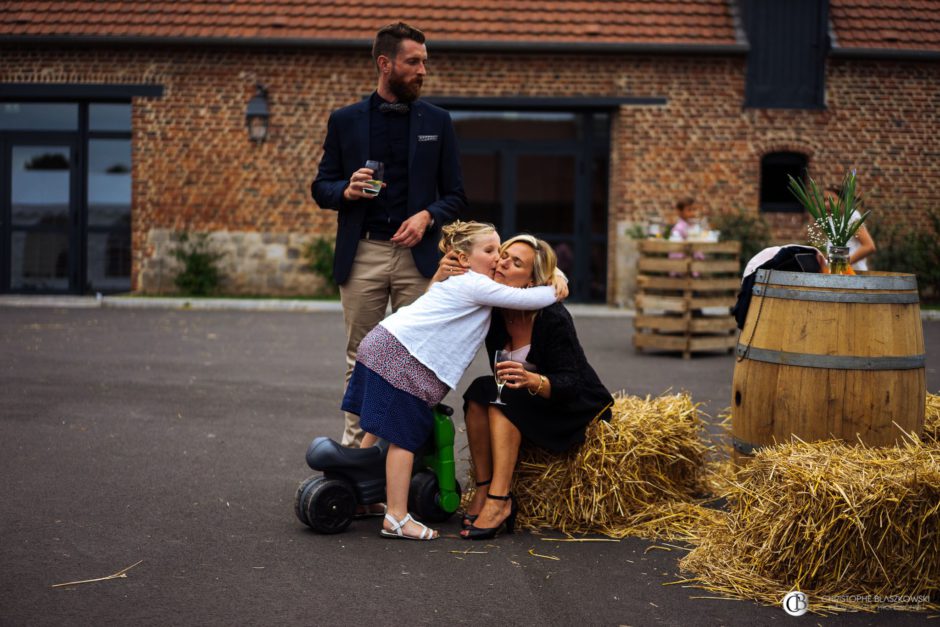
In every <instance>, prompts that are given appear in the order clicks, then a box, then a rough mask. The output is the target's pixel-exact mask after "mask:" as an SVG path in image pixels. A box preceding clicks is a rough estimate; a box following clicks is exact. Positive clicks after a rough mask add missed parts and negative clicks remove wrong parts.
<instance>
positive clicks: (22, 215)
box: [10, 146, 71, 226]
mask: <svg viewBox="0 0 940 627" xmlns="http://www.w3.org/2000/svg"><path fill="white" fill-rule="evenodd" d="M12 152H13V159H12V163H11V164H10V166H11V170H12V178H13V181H12V188H11V198H10V199H11V208H12V216H13V224H19V225H36V226H39V225H44V226H50V225H58V226H68V216H69V173H70V167H71V164H70V161H69V160H70V151H69V148H68V146H14V147H13V151H12Z"/></svg>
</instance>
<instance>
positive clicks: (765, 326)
mask: <svg viewBox="0 0 940 627" xmlns="http://www.w3.org/2000/svg"><path fill="white" fill-rule="evenodd" d="M736 353H737V359H738V362H737V364H736V365H735V369H734V381H733V384H732V392H731V397H732V398H731V421H732V435H733V443H734V449H735V451H734V457H735V460H736V461H737V462H738V463H741V462H742V461H746V458H747V457H748V456H750V455H752V454H753V452H754V451H755V450H757V449H759V448H760V447H762V446H766V445H769V444H774V443H781V442H788V441H790V439H791V435H795V436H797V437H799V438H800V439H802V440H804V441H807V442H809V441H817V440H827V439H831V438H839V439H842V440H845V441H847V442H858V441H861V442H864V443H865V444H867V445H870V446H888V445H893V444H895V443H896V442H897V441H900V440H901V439H902V433H901V430H902V429H903V430H904V431H905V432H908V433H911V432H913V433H917V434H920V433H921V432H922V431H923V427H924V404H925V401H926V398H925V397H926V381H925V372H924V363H925V360H926V356H925V353H924V331H923V326H922V323H921V319H920V304H919V299H918V296H917V282H916V279H915V277H914V276H913V275H910V274H897V273H888V272H866V273H863V274H859V275H857V276H838V275H836V276H833V275H828V274H809V273H799V272H781V271H779V270H759V271H758V274H757V280H756V281H755V284H754V291H753V298H752V300H751V306H750V308H749V309H748V313H747V319H746V320H745V324H744V329H743V330H742V331H741V334H740V336H739V338H738V346H737V348H736Z"/></svg>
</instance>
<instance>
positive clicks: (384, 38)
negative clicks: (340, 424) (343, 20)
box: [311, 22, 467, 446]
mask: <svg viewBox="0 0 940 627" xmlns="http://www.w3.org/2000/svg"><path fill="white" fill-rule="evenodd" d="M424 41H425V37H424V33H422V32H421V31H420V30H418V29H416V28H413V27H411V26H409V25H407V24H405V23H402V22H398V23H396V24H389V25H388V26H385V27H384V28H382V29H380V30H379V32H378V33H377V34H376V36H375V42H374V43H373V46H372V58H373V59H374V60H375V66H376V69H377V71H378V85H377V87H376V90H375V92H373V93H372V95H371V96H369V98H367V99H365V100H363V101H361V102H358V103H356V104H354V105H350V106H348V107H344V108H342V109H338V110H337V111H334V112H333V113H332V114H331V115H330V119H329V122H328V124H327V130H326V140H325V142H324V144H323V158H322V159H321V160H320V167H319V170H318V172H317V176H316V179H314V181H313V185H312V186H311V188H312V191H313V199H314V200H315V201H316V203H317V205H319V206H320V208H322V209H330V210H334V211H337V212H338V213H339V216H338V217H339V220H338V227H337V232H336V252H335V255H334V257H333V279H334V280H335V281H336V284H337V285H339V289H340V299H341V300H342V303H343V315H344V318H345V322H346V382H347V384H348V383H349V377H350V376H351V374H352V370H353V366H355V361H356V350H357V349H358V347H359V342H360V340H362V338H363V337H365V335H366V334H367V333H368V332H369V331H371V330H372V328H373V327H374V326H375V325H376V324H378V323H379V322H380V321H381V320H382V318H383V317H384V316H385V311H386V307H387V306H388V304H389V302H391V306H392V311H395V310H397V309H398V308H399V307H402V306H404V305H408V304H410V303H411V302H413V301H414V300H415V299H416V298H417V297H418V296H420V295H421V294H423V293H424V291H425V290H426V289H427V286H428V280H429V279H430V277H431V276H432V275H433V274H434V272H435V270H437V263H438V259H439V252H438V249H437V245H438V241H439V240H440V234H441V227H442V226H443V225H444V224H446V223H448V222H452V221H453V220H455V219H456V218H457V217H458V216H459V213H460V212H461V211H463V210H464V209H465V208H466V206H467V197H466V194H465V193H464V189H463V180H462V177H461V173H460V160H459V152H458V149H457V137H456V134H455V133H454V126H453V123H452V122H451V119H450V115H449V114H448V113H447V112H446V111H444V110H443V109H441V108H439V107H435V106H434V105H431V104H429V103H426V102H422V101H420V100H418V97H419V96H420V95H421V87H422V85H423V84H424V77H425V76H426V75H427V61H428V52H427V47H426V46H425V43H424ZM366 161H378V162H381V163H383V164H384V166H385V175H384V178H383V183H382V187H381V191H379V192H378V194H377V195H376V194H374V193H370V192H372V191H373V185H372V184H371V183H370V181H372V180H373V179H374V178H375V177H374V176H373V175H374V174H375V171H374V168H372V167H366ZM370 165H371V164H370ZM361 439H362V430H361V429H360V428H359V417H358V416H356V415H354V414H346V428H345V431H344V433H343V440H342V442H343V444H344V445H346V446H356V445H358V443H359V442H360V441H361Z"/></svg>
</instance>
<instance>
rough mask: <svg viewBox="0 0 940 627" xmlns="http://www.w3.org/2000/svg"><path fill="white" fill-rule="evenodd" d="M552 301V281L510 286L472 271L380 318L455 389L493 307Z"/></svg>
mask: <svg viewBox="0 0 940 627" xmlns="http://www.w3.org/2000/svg"><path fill="white" fill-rule="evenodd" d="M554 302H555V290H554V289H553V288H551V287H546V286H541V287H531V288H525V289H523V288H518V287H509V286H508V285H502V284H501V283H497V282H496V281H493V280H492V279H490V278H489V277H486V276H483V275H482V274H478V273H476V272H473V271H469V272H467V273H465V274H461V275H459V276H455V277H451V278H449V279H447V280H446V281H440V282H438V283H434V284H433V285H431V287H430V289H428V291H427V292H425V293H424V294H423V295H422V296H421V297H420V298H418V300H416V301H415V302H413V303H412V304H410V305H408V306H407V307H402V308H401V309H399V310H398V311H396V312H395V313H393V314H392V315H390V316H389V317H388V318H386V319H385V320H383V321H382V322H380V323H379V324H381V325H382V326H383V327H385V328H386V329H388V331H389V332H390V333H391V334H392V335H394V336H395V338H396V339H397V340H398V341H399V342H401V343H402V345H403V346H404V347H405V348H407V349H408V352H409V353H411V355H412V356H414V358H415V359H417V360H418V361H420V362H421V363H422V364H424V365H425V366H427V367H428V368H430V369H431V371H433V372H434V374H435V375H437V378H438V379H440V380H441V381H443V382H444V383H445V384H446V385H447V386H448V387H449V388H451V389H455V388H456V387H457V383H458V382H459V381H460V377H461V376H463V373H464V371H465V370H466V369H467V367H468V366H470V362H471V361H473V357H474V355H476V353H477V350H479V348H480V345H481V344H483V340H484V339H485V338H486V332H487V330H488V329H489V324H490V315H491V314H492V308H493V307H502V308H505V309H521V310H535V309H542V308H543V307H548V306H549V305H551V304H552V303H554Z"/></svg>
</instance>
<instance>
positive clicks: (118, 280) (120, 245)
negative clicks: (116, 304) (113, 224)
mask: <svg viewBox="0 0 940 627" xmlns="http://www.w3.org/2000/svg"><path fill="white" fill-rule="evenodd" d="M88 285H89V288H90V289H91V290H93V291H96V292H128V291H130V289H131V233H130V231H128V230H120V231H111V232H110V233H94V232H92V233H89V234H88Z"/></svg>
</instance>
